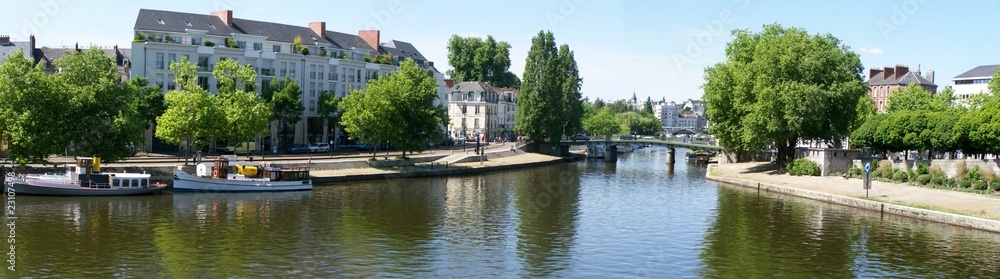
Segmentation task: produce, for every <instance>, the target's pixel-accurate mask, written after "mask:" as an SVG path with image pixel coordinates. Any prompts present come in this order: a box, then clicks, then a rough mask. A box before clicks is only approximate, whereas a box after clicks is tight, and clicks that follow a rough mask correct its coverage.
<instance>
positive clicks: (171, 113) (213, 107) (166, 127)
mask: <svg viewBox="0 0 1000 279" xmlns="http://www.w3.org/2000/svg"><path fill="white" fill-rule="evenodd" d="M170 71H172V72H174V77H175V79H174V80H175V81H174V82H175V83H176V84H177V85H178V88H177V89H176V90H174V91H170V92H168V93H167V95H166V96H165V97H164V99H165V100H166V101H167V110H166V111H165V112H164V113H163V115H160V116H159V117H157V118H156V123H157V125H156V136H157V137H159V138H161V139H163V140H164V141H166V142H167V143H171V144H182V145H183V146H184V147H185V148H184V157H185V163H187V157H188V156H189V152H190V150H191V149H192V148H197V147H200V146H205V145H207V144H209V140H210V139H212V138H216V137H218V136H219V133H220V131H224V130H225V127H223V126H224V125H226V121H225V119H226V115H225V112H224V111H223V109H221V108H220V107H219V105H218V101H216V99H215V97H213V96H212V95H211V94H209V93H208V91H205V89H203V88H201V86H198V84H197V78H198V75H197V66H195V65H194V64H193V63H191V62H188V61H187V59H186V58H183V57H182V58H181V60H180V61H177V62H173V63H170Z"/></svg>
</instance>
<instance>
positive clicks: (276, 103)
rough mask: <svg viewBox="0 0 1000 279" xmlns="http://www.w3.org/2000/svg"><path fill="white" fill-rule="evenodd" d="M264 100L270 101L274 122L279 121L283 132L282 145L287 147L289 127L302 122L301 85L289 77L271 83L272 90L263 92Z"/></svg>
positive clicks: (267, 89) (265, 89) (280, 129)
mask: <svg viewBox="0 0 1000 279" xmlns="http://www.w3.org/2000/svg"><path fill="white" fill-rule="evenodd" d="M263 97H264V100H266V101H268V104H269V105H270V107H271V116H272V117H273V118H272V120H275V121H278V125H279V126H280V128H279V131H281V135H282V136H281V142H279V144H280V145H282V146H285V145H287V143H286V142H284V141H285V138H287V137H288V131H287V126H288V125H289V124H292V125H294V124H295V123H299V120H302V111H303V110H305V107H304V106H303V105H302V88H299V84H298V83H297V82H295V81H293V80H291V79H289V78H288V77H285V79H283V80H278V81H277V82H273V83H271V87H270V88H264V90H263Z"/></svg>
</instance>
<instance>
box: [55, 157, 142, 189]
mask: <svg viewBox="0 0 1000 279" xmlns="http://www.w3.org/2000/svg"><path fill="white" fill-rule="evenodd" d="M66 176H67V177H68V178H69V179H70V181H71V183H72V184H79V185H80V187H85V188H111V187H116V188H146V187H149V178H150V175H148V174H141V173H101V158H100V157H93V158H91V157H79V158H77V159H76V164H69V165H66Z"/></svg>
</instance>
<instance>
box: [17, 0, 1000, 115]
mask: <svg viewBox="0 0 1000 279" xmlns="http://www.w3.org/2000/svg"><path fill="white" fill-rule="evenodd" d="M4 6H5V9H4V10H5V12H4V13H5V16H3V17H0V34H9V35H11V36H12V39H13V40H15V41H23V40H27V39H26V37H27V34H29V33H34V34H36V37H37V39H38V45H39V46H49V47H60V46H72V45H73V44H75V43H76V42H79V43H80V44H81V45H90V44H96V45H101V46H111V45H114V44H118V45H119V46H127V45H129V42H130V40H131V38H132V27H133V25H134V24H135V18H136V15H137V14H138V11H139V9H140V8H148V9H160V10H171V11H179V12H189V13H201V14H208V13H210V12H212V11H217V10H226V9H230V10H233V15H234V17H237V18H245V19H252V20H260V21H270V22H278V23H284V24H292V25H301V26H307V25H308V23H309V22H312V21H325V22H327V29H330V30H335V31H339V32H344V33H356V32H357V30H360V29H368V28H377V29H380V30H382V40H383V41H386V40H390V39H395V40H400V41H407V42H410V43H413V44H414V45H415V46H416V47H417V48H418V49H419V50H420V51H421V52H422V53H423V54H424V55H425V56H427V57H428V58H429V59H430V60H432V61H435V63H436V65H438V68H439V69H441V70H442V71H443V70H445V69H447V66H446V64H447V49H446V43H447V40H448V38H449V37H450V36H451V35H453V34H458V35H461V36H486V35H492V36H493V37H494V38H496V39H497V40H502V41H507V42H509V43H510V44H511V45H512V49H511V60H512V61H513V63H512V65H511V70H512V71H513V72H514V73H516V74H518V75H520V73H521V72H522V71H523V69H524V58H525V56H526V53H527V51H528V48H529V47H530V44H531V38H532V37H533V36H534V35H536V34H537V33H538V31H539V30H543V29H544V30H551V31H552V32H553V33H554V34H555V38H556V41H557V42H558V43H560V44H569V46H570V48H571V49H573V50H574V51H575V53H576V59H577V62H578V63H579V64H580V71H581V75H582V76H583V78H584V83H583V93H584V96H587V97H589V98H590V99H594V98H597V97H599V98H602V99H611V100H614V99H623V98H630V97H631V96H632V92H636V94H637V95H638V96H639V97H640V98H644V97H646V96H651V97H653V98H654V99H660V98H666V99H667V100H676V101H681V100H684V99H688V98H700V97H701V95H702V91H701V89H700V86H701V85H702V84H703V83H704V81H703V70H704V68H705V67H707V66H710V65H713V64H715V63H717V62H720V61H722V60H723V58H724V55H725V54H724V49H725V45H726V43H727V42H728V41H729V40H730V35H729V31H730V30H732V29H751V30H756V31H759V30H760V29H761V26H762V25H764V24H768V23H779V24H782V25H784V26H795V27H801V28H805V29H806V30H808V31H809V32H810V33H830V34H833V35H834V36H836V37H838V38H840V39H841V40H842V41H843V42H844V43H845V44H846V45H848V46H849V47H851V49H852V50H853V51H855V52H858V53H860V54H861V62H862V63H863V64H864V66H865V67H866V68H872V67H882V66H892V65H896V64H902V65H908V66H910V68H911V69H916V68H917V67H918V65H919V67H920V68H922V69H923V70H924V71H926V70H928V69H933V70H935V72H936V80H935V83H937V84H938V86H939V87H941V88H943V86H945V85H949V84H950V83H951V82H950V79H951V78H952V77H954V76H956V75H958V74H960V73H962V72H964V71H966V70H969V69H972V68H973V67H976V66H979V65H986V64H997V63H1000V51H998V49H1000V36H998V35H997V34H1000V17H997V16H996V14H997V12H1000V3H998V1H997V0H968V1H935V0H887V1H815V2H814V1H808V2H805V3H804V2H803V1H761V0H725V1H628V2H626V1H596V0H556V1H530V0H529V1H522V0H515V1H397V0H374V1H310V2H299V1H251V0H215V1H186V0H180V1H70V0H41V1H7V3H6V5H4ZM865 74H866V75H867V71H866V72H865Z"/></svg>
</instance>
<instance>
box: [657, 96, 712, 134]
mask: <svg viewBox="0 0 1000 279" xmlns="http://www.w3.org/2000/svg"><path fill="white" fill-rule="evenodd" d="M653 115H654V116H656V117H657V118H659V119H660V123H661V124H662V125H663V131H664V132H665V133H669V134H674V133H677V132H680V131H688V132H692V133H703V132H705V128H706V126H707V124H708V121H707V120H706V119H705V105H704V104H703V103H702V102H701V101H700V100H692V99H688V100H687V101H685V102H684V104H682V105H678V104H677V103H675V102H672V101H671V102H664V101H661V102H659V103H657V104H655V105H653Z"/></svg>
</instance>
